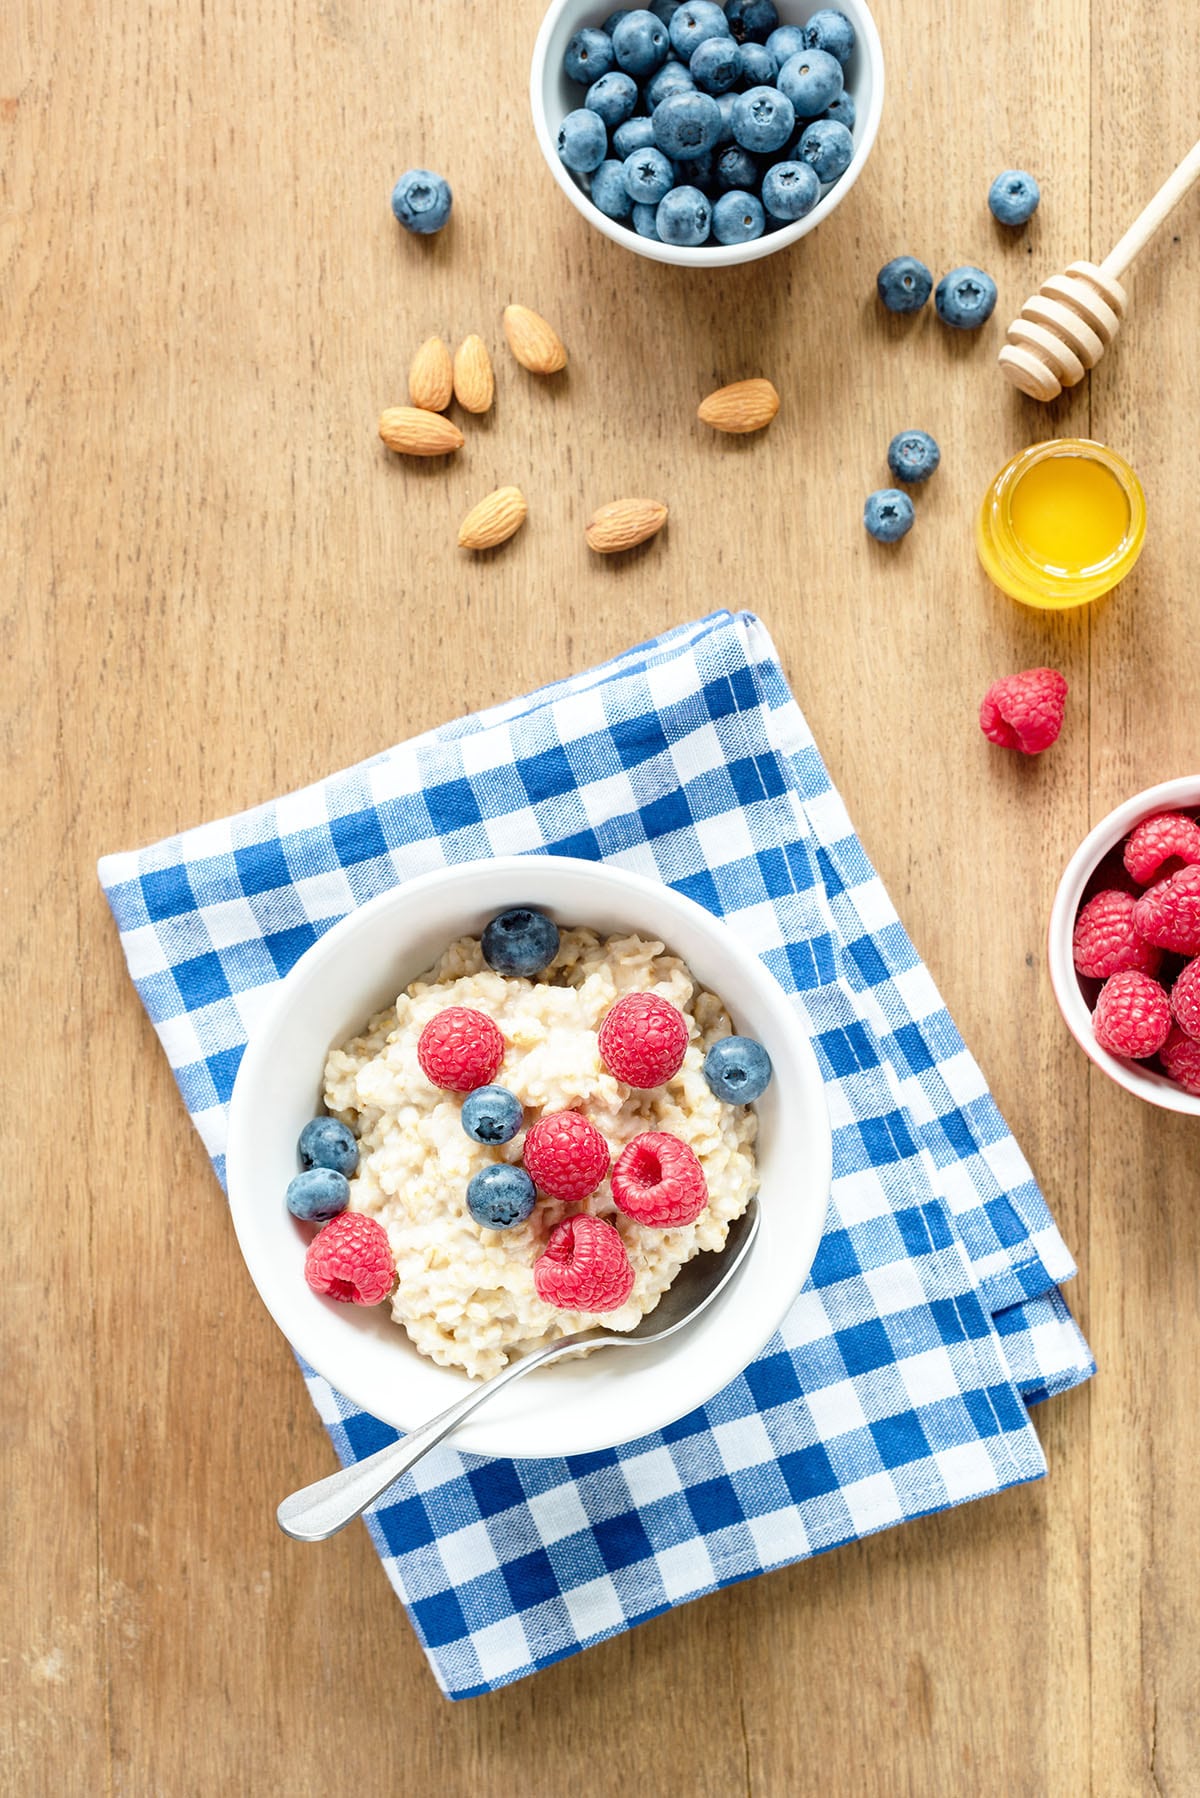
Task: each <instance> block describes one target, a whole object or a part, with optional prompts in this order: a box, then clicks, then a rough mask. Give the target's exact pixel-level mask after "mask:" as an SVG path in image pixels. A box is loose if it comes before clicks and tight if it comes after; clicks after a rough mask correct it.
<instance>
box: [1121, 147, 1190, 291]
mask: <svg viewBox="0 0 1200 1798" xmlns="http://www.w3.org/2000/svg"><path fill="white" fill-rule="evenodd" d="M1198 179H1200V143H1194V144H1193V145H1192V147H1191V149H1190V150H1189V151H1188V153H1187V155H1186V156H1185V157H1184V159H1183V161H1182V162H1181V163H1180V165H1179V167H1178V168H1177V169H1176V170H1175V173H1174V174H1173V175H1168V176H1167V178H1166V180H1165V181H1164V182H1163V184H1162V186H1161V187H1160V188H1159V190H1158V192H1157V193H1156V194H1155V196H1154V198H1153V199H1152V200H1151V202H1150V204H1149V205H1148V206H1146V207H1144V208H1143V209H1142V211H1141V212H1139V213H1138V215H1137V217H1136V218H1135V219H1134V221H1133V223H1132V225H1130V227H1129V229H1128V231H1126V233H1125V235H1124V237H1123V238H1122V239H1121V241H1120V243H1118V244H1117V245H1115V247H1114V248H1113V249H1111V250H1110V251H1109V253H1108V255H1107V256H1106V257H1105V258H1104V261H1103V262H1102V263H1101V264H1100V267H1101V268H1102V269H1103V270H1104V273H1105V274H1106V275H1111V276H1112V277H1113V279H1114V280H1117V281H1119V280H1120V278H1121V276H1122V275H1123V274H1124V273H1125V270H1126V269H1127V268H1128V267H1129V264H1130V263H1131V262H1132V261H1133V259H1134V257H1135V256H1137V255H1139V254H1140V252H1141V251H1142V250H1144V249H1145V247H1146V245H1147V244H1148V243H1149V242H1150V239H1151V238H1152V237H1153V236H1154V233H1155V232H1156V231H1157V230H1158V227H1159V226H1160V225H1161V224H1162V222H1163V220H1164V219H1165V218H1166V216H1167V214H1168V213H1169V212H1171V211H1172V210H1173V209H1174V208H1175V207H1176V206H1178V204H1179V202H1180V200H1182V198H1183V196H1184V194H1185V193H1186V192H1187V190H1188V188H1189V187H1190V186H1191V185H1192V183H1193V181H1196V180H1198Z"/></svg>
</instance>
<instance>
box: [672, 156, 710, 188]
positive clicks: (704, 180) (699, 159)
mask: <svg viewBox="0 0 1200 1798" xmlns="http://www.w3.org/2000/svg"><path fill="white" fill-rule="evenodd" d="M716 158H717V153H716V151H715V150H706V151H705V152H704V154H703V156H691V157H689V158H688V159H687V161H686V162H676V163H674V164H673V165H672V166H673V168H674V170H675V185H676V187H698V188H699V189H700V191H701V193H708V192H709V190H710V189H711V188H712V187H713V186H714V185H715V182H716Z"/></svg>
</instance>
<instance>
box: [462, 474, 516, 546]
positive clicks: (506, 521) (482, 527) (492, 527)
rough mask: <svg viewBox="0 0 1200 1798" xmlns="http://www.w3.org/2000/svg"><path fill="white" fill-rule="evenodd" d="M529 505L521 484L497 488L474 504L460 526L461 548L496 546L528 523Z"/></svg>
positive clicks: (506, 540)
mask: <svg viewBox="0 0 1200 1798" xmlns="http://www.w3.org/2000/svg"><path fill="white" fill-rule="evenodd" d="M528 512H529V508H528V506H527V505H526V504H525V495H524V494H523V493H522V492H521V489H520V488H519V487H497V489H496V491H495V492H494V493H489V494H488V495H487V497H486V498H484V499H481V500H480V501H479V504H478V505H476V506H472V508H471V510H470V511H469V512H468V513H467V516H466V517H465V518H464V519H463V521H462V523H461V524H460V525H459V527H458V547H459V548H460V549H495V547H496V545H497V544H498V543H507V542H508V539H509V538H510V537H513V536H515V535H516V533H517V532H518V531H519V530H520V528H521V526H522V525H523V524H524V523H525V519H526V517H527V515H528Z"/></svg>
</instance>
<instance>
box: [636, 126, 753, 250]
mask: <svg viewBox="0 0 1200 1798" xmlns="http://www.w3.org/2000/svg"><path fill="white" fill-rule="evenodd" d="M736 116H737V114H736V110H735V113H734V117H735V118H736ZM653 117H654V141H655V143H656V144H657V145H658V147H659V149H660V150H661V151H662V153H663V155H664V156H669V157H670V158H671V161H672V162H684V161H686V160H687V158H688V157H689V156H702V155H703V154H704V152H705V150H711V149H712V147H713V145H714V144H715V143H716V141H717V139H718V138H719V137H720V135H721V109H720V107H719V106H718V105H717V103H716V101H715V100H714V99H713V98H712V97H711V95H709V94H695V93H693V94H668V95H667V97H666V99H665V100H664V101H662V103H661V104H660V105H658V106H656V107H655V108H654V115H653ZM659 230H660V232H661V230H662V226H661V224H660V225H659Z"/></svg>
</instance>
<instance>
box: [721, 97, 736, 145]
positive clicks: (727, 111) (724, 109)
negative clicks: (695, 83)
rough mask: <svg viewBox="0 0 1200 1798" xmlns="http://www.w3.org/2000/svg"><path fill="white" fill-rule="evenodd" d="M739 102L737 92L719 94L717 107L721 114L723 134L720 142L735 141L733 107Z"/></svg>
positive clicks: (728, 142)
mask: <svg viewBox="0 0 1200 1798" xmlns="http://www.w3.org/2000/svg"><path fill="white" fill-rule="evenodd" d="M736 104H737V95H736V94H718V95H717V109H718V111H719V112H720V114H721V135H720V137H719V138H718V139H717V143H718V144H731V143H732V142H733V109H734V107H735V106H736Z"/></svg>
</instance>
